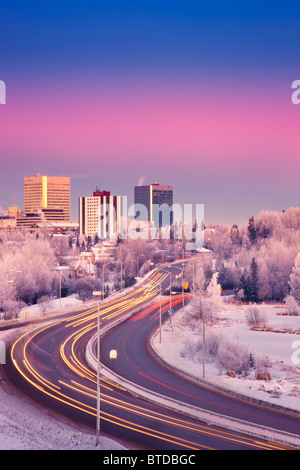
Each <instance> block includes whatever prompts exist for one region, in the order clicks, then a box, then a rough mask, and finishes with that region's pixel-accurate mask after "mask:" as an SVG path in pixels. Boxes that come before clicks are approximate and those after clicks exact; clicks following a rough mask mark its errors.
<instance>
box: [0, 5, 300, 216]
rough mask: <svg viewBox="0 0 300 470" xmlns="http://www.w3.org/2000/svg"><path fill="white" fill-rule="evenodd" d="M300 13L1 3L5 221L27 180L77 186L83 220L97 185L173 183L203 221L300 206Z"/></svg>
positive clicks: (125, 187) (289, 8)
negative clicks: (42, 178)
mask: <svg viewBox="0 0 300 470" xmlns="http://www.w3.org/2000/svg"><path fill="white" fill-rule="evenodd" d="M299 47H300V3H299V2H294V1H291V2H283V1H281V0H280V1H277V2H269V1H265V2H258V1H256V0H254V1H252V2H240V1H239V2H236V1H226V2H225V1H214V2H202V1H200V0H198V1H189V0H186V1H179V0H173V1H163V0H161V1H156V0H154V1H146V0H145V1H142V2H141V1H130V0H127V1H125V0H124V1H122V0H116V1H113V0H107V1H106V0H103V1H102V0H98V1H92V0H85V1H82V0H73V1H72V2H71V1H64V2H61V1H58V0H52V1H49V0H44V1H43V2H40V1H38V0H36V1H34V0H31V1H27V0H22V1H20V0H17V1H6V0H1V3H0V80H2V81H4V83H5V85H6V104H0V165H1V169H0V210H1V208H2V210H4V211H5V210H6V209H8V207H9V206H11V205H13V203H15V204H16V205H18V206H20V207H21V208H22V209H23V205H24V190H23V187H24V176H33V175H35V174H37V173H40V174H44V175H50V176H70V177H71V194H72V196H71V197H72V218H73V220H76V219H77V217H78V213H77V206H78V197H79V196H89V195H91V194H92V191H93V186H96V185H97V186H100V188H102V189H106V190H110V191H111V193H112V194H115V195H125V196H127V197H128V202H129V204H131V203H133V192H134V186H136V185H137V184H139V183H141V182H143V184H150V183H153V182H159V183H161V184H166V185H173V188H174V202H177V203H181V204H184V203H185V204H186V203H189V204H204V213H205V222H206V223H219V224H228V225H232V224H234V223H236V224H238V225H242V224H244V223H247V222H248V219H249V217H251V216H252V215H253V216H257V215H258V214H259V212H260V211H261V210H268V211H273V210H275V211H281V210H283V209H288V208H289V207H299V205H300V191H299V174H300V172H299V170H300V158H299V156H300V105H295V104H293V103H292V100H291V96H292V92H293V90H292V88H291V87H292V83H293V82H294V81H295V80H300V66H299Z"/></svg>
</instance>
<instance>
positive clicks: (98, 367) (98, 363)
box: [93, 291, 101, 447]
mask: <svg viewBox="0 0 300 470" xmlns="http://www.w3.org/2000/svg"><path fill="white" fill-rule="evenodd" d="M93 295H94V296H95V297H98V299H97V308H98V315H97V417H96V447H97V446H98V444H99V436H100V309H99V297H100V296H101V292H99V291H94V292H93Z"/></svg>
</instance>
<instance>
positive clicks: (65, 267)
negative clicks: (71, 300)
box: [54, 266, 69, 308]
mask: <svg viewBox="0 0 300 470" xmlns="http://www.w3.org/2000/svg"><path fill="white" fill-rule="evenodd" d="M54 269H55V271H59V307H60V308H61V272H62V271H63V270H68V269H69V268H68V267H67V266H58V267H57V268H54Z"/></svg>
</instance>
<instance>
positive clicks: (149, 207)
mask: <svg viewBox="0 0 300 470" xmlns="http://www.w3.org/2000/svg"><path fill="white" fill-rule="evenodd" d="M134 204H135V210H136V217H138V218H139V219H140V220H148V222H151V223H153V225H154V226H155V227H156V228H160V227H163V226H166V225H172V223H173V212H172V210H171V207H172V205H173V186H162V185H160V184H158V183H153V184H149V185H146V186H135V187H134ZM139 205H141V206H143V207H144V208H145V209H146V211H145V212H144V211H143V209H142V207H139ZM139 208H140V209H141V210H139Z"/></svg>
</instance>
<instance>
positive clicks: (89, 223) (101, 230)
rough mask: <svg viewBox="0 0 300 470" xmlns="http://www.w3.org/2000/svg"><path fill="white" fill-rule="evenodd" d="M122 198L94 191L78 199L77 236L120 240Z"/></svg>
mask: <svg viewBox="0 0 300 470" xmlns="http://www.w3.org/2000/svg"><path fill="white" fill-rule="evenodd" d="M122 215H123V197H122V196H112V195H111V194H110V191H100V189H98V188H97V189H96V191H94V192H93V196H83V197H80V198H79V234H80V235H85V236H87V237H89V236H90V237H93V238H94V237H95V236H96V235H97V236H98V237H99V238H100V239H117V238H119V237H120V238H122V237H123V236H122V234H121V231H122V230H123V229H122V221H121V219H122Z"/></svg>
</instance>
